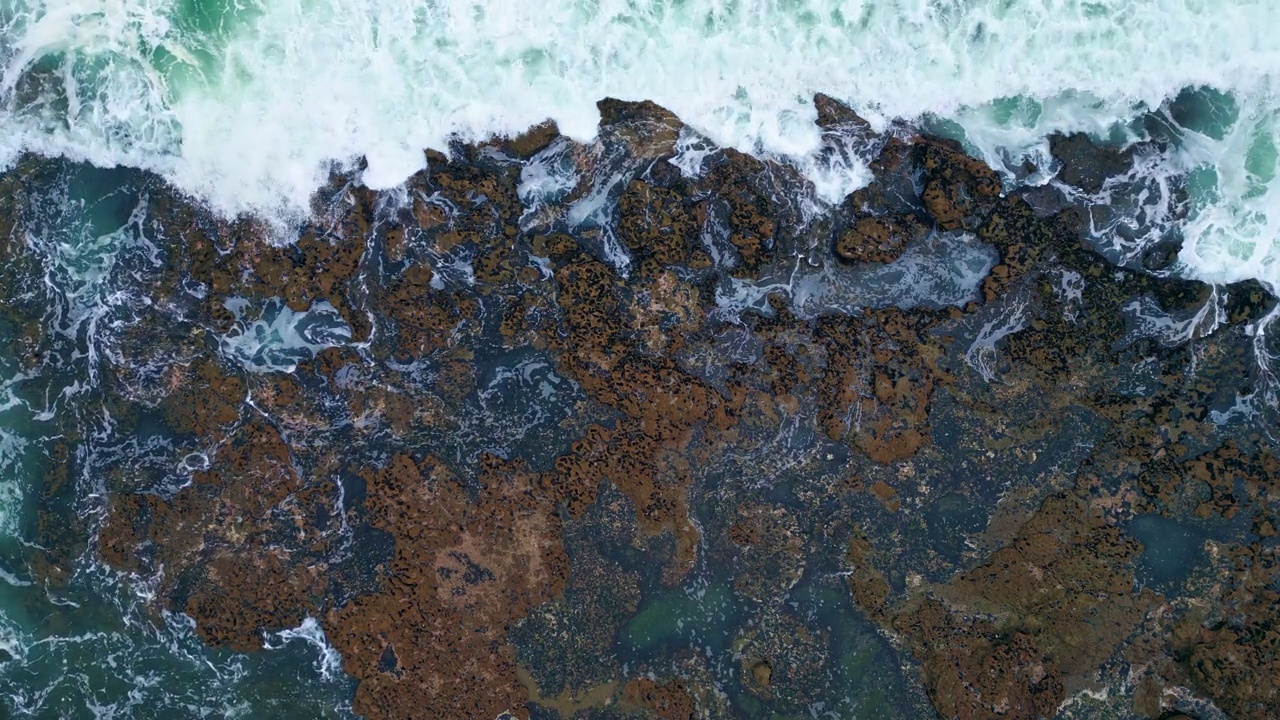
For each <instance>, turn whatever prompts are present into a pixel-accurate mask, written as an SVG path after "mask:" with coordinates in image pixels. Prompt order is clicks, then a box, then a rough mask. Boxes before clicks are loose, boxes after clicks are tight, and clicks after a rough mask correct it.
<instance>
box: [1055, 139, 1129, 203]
mask: <svg viewBox="0 0 1280 720" xmlns="http://www.w3.org/2000/svg"><path fill="white" fill-rule="evenodd" d="M1049 152H1050V153H1051V154H1052V155H1053V157H1054V159H1056V160H1057V161H1058V162H1060V163H1062V167H1061V169H1059V170H1058V179H1059V180H1061V181H1062V182H1064V183H1066V184H1068V185H1073V186H1075V187H1078V188H1080V189H1081V190H1084V191H1085V192H1087V193H1095V194H1096V193H1098V192H1101V191H1102V186H1103V184H1104V183H1105V182H1106V181H1107V179H1108V178H1113V177H1116V176H1118V175H1122V174H1124V173H1125V172H1127V171H1128V170H1129V167H1130V166H1131V165H1132V164H1133V152H1132V151H1131V150H1121V149H1117V148H1114V147H1109V146H1107V145H1102V144H1099V143H1096V142H1094V141H1093V140H1092V139H1091V138H1090V137H1089V136H1088V135H1085V134H1084V133H1072V134H1070V135H1053V136H1051V137H1050V138H1049Z"/></svg>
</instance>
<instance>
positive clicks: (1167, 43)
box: [0, 0, 1280, 284]
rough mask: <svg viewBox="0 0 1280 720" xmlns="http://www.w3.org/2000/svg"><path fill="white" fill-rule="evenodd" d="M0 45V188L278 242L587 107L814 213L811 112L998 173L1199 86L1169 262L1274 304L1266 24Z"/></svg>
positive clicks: (522, 22)
mask: <svg viewBox="0 0 1280 720" xmlns="http://www.w3.org/2000/svg"><path fill="white" fill-rule="evenodd" d="M0 21H2V25H0V27H3V30H2V33H3V34H2V35H0V53H2V54H0V61H2V62H3V66H2V67H0V83H2V85H0V100H2V103H3V105H2V109H0V144H3V148H2V149H0V162H3V161H5V160H6V159H8V160H12V159H13V158H14V157H16V156H17V154H18V153H20V152H22V151H35V152H39V153H45V154H63V155H68V156H71V157H74V158H77V159H84V160H88V161H90V162H93V163H95V164H99V165H114V164H124V165H131V166H139V167H144V168H147V169H150V170H153V171H156V172H159V173H161V174H162V175H164V176H165V177H167V178H168V179H169V180H171V181H172V182H173V183H175V184H176V185H177V186H179V187H181V188H183V189H184V190H186V191H188V192H190V193H193V194H195V195H198V196H200V197H202V198H203V199H205V200H206V201H207V202H209V203H210V204H211V205H212V206H213V207H214V208H216V209H218V210H219V211H221V212H223V213H226V214H237V213H244V212H251V213H256V214H259V215H265V216H267V217H271V218H276V219H278V220H280V221H282V222H285V221H288V220H290V219H293V220H296V219H297V218H299V217H302V216H303V215H305V214H306V213H307V212H308V203H309V200H310V197H311V194H312V192H313V191H314V190H315V189H316V188H317V187H318V186H319V185H320V184H321V183H322V181H323V180H324V178H325V177H326V175H327V173H328V172H329V171H330V170H331V169H333V167H334V166H335V164H336V165H338V166H352V165H353V163H355V162H356V161H358V159H360V158H365V159H366V160H367V163H368V167H367V169H366V170H365V171H364V181H365V182H366V183H367V184H368V185H370V186H373V187H377V188H386V187H391V186H395V185H397V184H398V183H400V182H401V181H403V180H404V178H405V177H406V176H408V175H409V174H411V173H412V172H414V171H416V170H418V169H420V168H421V167H423V165H424V163H425V157H424V154H423V152H422V151H423V149H424V148H428V147H432V148H445V147H447V145H448V142H449V140H450V139H451V138H458V139H463V140H474V139H479V138H483V137H488V136H491V135H495V134H496V135H510V134H515V133H518V132H520V131H521V130H523V129H525V128H527V127H529V126H530V125H532V124H534V123H537V122H540V121H542V120H544V119H546V118H548V117H550V118H551V119H554V120H555V121H556V122H557V124H558V125H559V127H560V129H561V130H562V132H564V133H565V134H567V135H569V136H571V137H574V138H575V139H589V138H591V137H592V136H593V135H594V133H595V128H596V125H597V123H598V116H597V114H596V111H595V108H594V102H595V101H596V100H597V99H599V98H602V97H606V96H613V97H620V98H623V99H650V100H654V101H655V102H658V103H659V104H662V105H664V106H666V107H668V108H670V109H671V110H672V111H674V112H675V113H677V114H678V115H679V116H680V117H681V118H682V119H684V120H685V121H686V122H688V123H689V124H690V125H691V126H692V127H694V128H695V129H696V130H697V131H698V132H699V133H701V134H702V135H705V136H706V137H708V138H709V139H710V140H712V141H714V142H716V143H719V144H721V145H729V146H734V147H737V148H739V149H743V150H746V151H749V152H753V153H757V154H768V155H773V156H780V157H787V158H791V159H792V160H794V161H795V162H797V164H798V165H799V166H800V167H801V168H802V169H805V170H806V171H807V172H808V173H809V175H810V177H811V178H812V179H814V181H815V184H816V185H817V186H818V195H819V197H820V198H822V199H825V200H828V201H829V200H830V199H833V198H838V197H840V196H841V195H842V194H843V193H845V192H847V191H848V190H850V189H853V188H854V187H856V186H857V185H858V184H859V183H862V182H865V181H866V179H867V175H866V173H865V172H864V171H863V168H860V167H859V165H858V163H856V162H848V163H845V164H843V165H839V166H836V167H832V166H831V165H829V164H824V163H820V162H816V161H815V151H816V150H817V148H818V147H819V144H820V142H821V134H820V132H819V131H818V129H817V128H816V127H815V125H814V123H813V120H814V118H815V110H814V108H813V105H812V102H811V98H812V95H813V94H814V93H815V92H825V93H827V94H830V95H833V96H835V97H837V98H839V99H842V100H845V101H847V102H849V103H850V104H851V105H852V106H853V107H855V108H856V109H857V110H858V111H859V112H861V113H862V114H864V115H865V116H866V117H867V118H868V119H869V120H871V121H872V123H873V124H874V125H877V126H879V127H883V126H884V125H885V124H886V123H887V122H888V121H889V120H891V119H894V118H908V119H915V118H920V117H922V116H925V115H931V116H936V117H942V118H948V119H950V120H951V121H954V122H955V123H958V127H959V128H960V129H961V131H962V133H963V135H964V136H965V138H966V140H967V141H968V142H969V143H970V144H971V146H972V147H974V148H976V149H977V150H978V151H980V152H981V153H982V154H983V155H984V156H985V157H986V158H987V159H988V160H989V161H991V162H993V163H994V164H997V165H1001V164H1003V163H1006V162H1011V163H1013V164H1016V163H1017V161H1020V159H1021V158H1023V157H1026V156H1032V157H1041V158H1043V157H1044V155H1045V149H1044V148H1045V145H1044V139H1045V137H1046V136H1047V135H1048V134H1050V133H1051V132H1054V131H1061V130H1067V131H1069V130H1084V131H1089V132H1093V133H1094V134H1096V135H1099V136H1107V135H1114V134H1115V133H1116V132H1117V131H1118V130H1119V131H1123V130H1124V129H1125V128H1126V127H1129V123H1130V121H1131V120H1132V119H1133V118H1134V117H1135V116H1137V115H1138V114H1140V113H1143V112H1147V111H1151V110H1155V109H1158V108H1160V107H1161V106H1162V104H1165V103H1167V102H1168V101H1170V100H1172V99H1173V98H1175V97H1177V96H1178V94H1179V93H1180V92H1182V91H1183V90H1184V89H1186V88H1189V87H1191V88H1194V87H1200V86H1208V87H1212V88H1216V89H1217V90H1219V91H1221V92H1222V93H1225V94H1227V95H1228V96H1229V97H1231V98H1232V100H1233V102H1234V103H1235V105H1236V107H1237V113H1236V116H1235V117H1234V119H1228V120H1227V121H1226V122H1225V124H1224V125H1223V126H1222V127H1220V128H1209V129H1205V128H1201V129H1200V130H1198V131H1197V130H1187V131H1186V132H1185V133H1183V135H1182V139H1183V140H1184V142H1182V143H1181V144H1180V145H1179V147H1178V153H1175V154H1170V156H1169V157H1168V158H1167V162H1165V163H1164V164H1163V165H1161V166H1160V168H1159V170H1160V171H1162V172H1170V173H1174V172H1177V173H1196V172H1198V171H1201V170H1205V172H1201V173H1200V175H1201V176H1202V177H1201V178H1200V180H1201V185H1200V186H1197V187H1196V188H1193V190H1195V192H1193V205H1194V207H1193V213H1192V216H1191V218H1190V219H1189V221H1188V222H1187V224H1186V228H1185V234H1186V236H1187V237H1186V243H1185V250H1184V252H1183V254H1182V260H1183V262H1184V264H1185V268H1186V270H1187V271H1188V272H1189V273H1190V274H1192V275H1197V276H1200V277H1203V278H1206V279H1210V280H1215V281H1229V280H1235V279H1240V278H1244V277H1260V278H1263V279H1264V280H1267V281H1269V282H1272V283H1273V284H1275V282H1276V281H1277V280H1280V268H1278V267H1277V262H1276V259H1275V257H1273V255H1275V254H1276V251H1275V250H1274V249H1273V247H1272V245H1273V241H1272V238H1273V237H1274V234H1275V232H1276V227H1275V226H1276V223H1280V196H1278V195H1277V193H1280V188H1277V187H1276V186H1275V182H1274V177H1275V162H1276V158H1275V150H1274V148H1275V147H1276V144H1277V134H1280V122H1278V121H1277V118H1276V108H1277V107H1278V106H1280V101H1277V100H1276V98H1275V95H1274V92H1273V84H1274V81H1275V80H1276V79H1277V77H1278V76H1280V49H1277V46H1276V45H1275V44H1274V43H1272V42H1270V37H1271V35H1272V34H1273V30H1274V29H1275V28H1276V27H1277V25H1278V24H1280V8H1275V7H1274V6H1272V4H1270V3H1230V2H1228V3H1210V2H1204V1H1202V0H1096V1H1090V2H1086V1H1083V0H1038V1H1037V2H1022V3H1010V2H1006V1H1005V0H969V1H963V2H962V1H961V0H881V1H874V0H790V1H786V2H784V1H782V0H736V1H735V0H686V1H684V2H672V1H670V0H667V1H658V0H550V1H549V2H544V3H519V2H511V1H510V0H307V1H306V2H304V1H303V0H246V1H244V2H231V1H230V0H226V1H225V2H201V3H189V2H179V1H178V0H16V2H14V3H10V4H6V5H5V6H4V7H3V8H0ZM1218 130H1222V132H1217V131H1218ZM1268 148H1270V150H1268ZM1206 168H1207V170H1206ZM1044 179H1045V178H1039V180H1044Z"/></svg>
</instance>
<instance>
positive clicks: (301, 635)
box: [262, 617, 343, 681]
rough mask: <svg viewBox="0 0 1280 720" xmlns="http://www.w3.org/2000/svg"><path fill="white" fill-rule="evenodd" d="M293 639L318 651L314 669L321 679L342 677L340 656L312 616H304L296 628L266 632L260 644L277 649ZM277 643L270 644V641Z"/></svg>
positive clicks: (269, 648) (270, 648)
mask: <svg viewBox="0 0 1280 720" xmlns="http://www.w3.org/2000/svg"><path fill="white" fill-rule="evenodd" d="M295 640H298V641H301V642H303V643H305V644H307V645H310V646H312V647H313V648H315V649H316V651H317V652H318V653H319V657H318V658H317V659H316V671H317V672H319V673H320V677H321V678H322V679H323V680H326V681H328V680H334V679H337V678H341V677H343V675H342V656H341V655H339V654H338V651H337V650H335V649H334V648H333V646H332V645H330V644H329V638H327V637H326V636H325V634H324V628H322V627H320V623H318V622H316V619H315V618H313V617H308V618H305V619H304V620H303V621H302V624H301V625H299V626H298V627H296V628H289V629H286V630H281V631H280V632H277V633H268V634H267V635H266V636H265V637H264V639H263V643H262V646H263V647H265V648H266V649H268V650H278V649H279V648H281V647H283V646H284V645H285V644H286V643H290V642H293V641H295ZM273 641H274V642H276V643H277V644H274V645H273V644H272V642H273Z"/></svg>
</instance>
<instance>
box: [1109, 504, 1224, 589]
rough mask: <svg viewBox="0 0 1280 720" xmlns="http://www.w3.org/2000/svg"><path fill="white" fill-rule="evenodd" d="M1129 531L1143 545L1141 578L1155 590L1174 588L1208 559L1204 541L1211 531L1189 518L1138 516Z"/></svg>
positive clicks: (1139, 561) (1140, 568)
mask: <svg viewBox="0 0 1280 720" xmlns="http://www.w3.org/2000/svg"><path fill="white" fill-rule="evenodd" d="M1129 533H1130V534H1131V535H1133V536H1134V537H1135V538H1137V539H1138V541H1139V542H1141V543H1142V545H1143V547H1144V550H1143V553H1142V555H1141V557H1139V559H1138V567H1137V577H1138V580H1139V582H1141V583H1143V584H1145V585H1147V586H1148V587H1151V588H1152V589H1155V590H1159V591H1161V592H1170V591H1172V590H1175V589H1176V588H1177V587H1178V586H1179V585H1181V584H1182V582H1183V581H1185V580H1186V579H1187V577H1188V576H1189V575H1190V574H1191V573H1192V571H1194V570H1196V569H1198V568H1202V567H1204V565H1205V564H1206V563H1207V562H1208V560H1209V556H1208V553H1207V552H1206V550H1205V541H1206V540H1208V539H1209V538H1210V533H1209V532H1208V531H1206V530H1205V529H1204V528H1202V527H1199V526H1197V525H1196V524H1193V523H1191V522H1189V521H1186V520H1175V519H1173V518H1168V517H1165V516H1163V515H1156V514H1150V515H1139V516H1137V517H1135V518H1134V519H1133V522H1132V523H1131V524H1130V526H1129Z"/></svg>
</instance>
